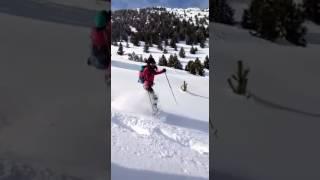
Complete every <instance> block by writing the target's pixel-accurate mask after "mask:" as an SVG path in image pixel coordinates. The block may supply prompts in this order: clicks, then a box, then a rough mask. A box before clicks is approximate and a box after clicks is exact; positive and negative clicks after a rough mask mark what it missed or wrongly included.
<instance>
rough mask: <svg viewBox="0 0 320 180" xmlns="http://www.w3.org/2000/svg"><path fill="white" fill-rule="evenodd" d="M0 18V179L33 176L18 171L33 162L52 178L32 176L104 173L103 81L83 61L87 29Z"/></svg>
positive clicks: (94, 176) (89, 176)
mask: <svg viewBox="0 0 320 180" xmlns="http://www.w3.org/2000/svg"><path fill="white" fill-rule="evenodd" d="M0 21H1V22H2V25H3V26H2V28H1V30H0V31H1V33H0V39H1V43H0V47H1V54H0V81H1V84H0V179H7V178H8V177H11V178H8V179H15V180H16V179H19V180H31V179H32V180H33V178H31V177H29V176H28V175H24V173H28V172H29V171H35V173H36V174H39V173H40V174H41V172H47V170H41V169H40V168H39V167H41V168H43V169H46V168H49V169H50V170H49V171H52V176H50V175H48V176H45V177H42V178H41V176H40V177H39V176H38V175H37V178H34V179H41V180H46V179H65V177H63V176H62V175H63V174H67V175H70V176H75V177H78V179H79V178H81V179H92V180H93V179H99V178H104V177H105V171H106V170H105V158H103V157H105V155H106V153H105V152H106V148H105V146H104V145H105V139H106V138H105V132H106V128H105V124H106V121H105V118H106V117H105V99H104V98H103V97H105V83H104V81H103V72H99V71H96V70H95V69H94V68H91V67H88V66H87V65H86V58H87V57H88V54H89V31H90V29H89V28H81V27H77V26H70V25H63V24H58V23H51V22H45V21H39V20H35V19H29V18H23V17H18V16H11V15H7V14H0ZM21 27H23V28H21ZM12 34H14V36H12ZM17 42H18V43H17ZM17 163H18V164H23V167H22V168H19V167H16V166H15V164H17ZM12 167H15V168H12ZM10 169H11V170H10ZM30 169H33V170H30ZM32 174H33V173H32Z"/></svg>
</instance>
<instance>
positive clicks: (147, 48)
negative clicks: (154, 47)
mask: <svg viewBox="0 0 320 180" xmlns="http://www.w3.org/2000/svg"><path fill="white" fill-rule="evenodd" d="M143 52H145V53H149V45H148V43H145V44H144V48H143Z"/></svg>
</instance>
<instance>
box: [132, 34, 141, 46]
mask: <svg viewBox="0 0 320 180" xmlns="http://www.w3.org/2000/svg"><path fill="white" fill-rule="evenodd" d="M130 41H131V43H132V44H133V45H134V46H140V40H139V37H138V35H137V34H136V33H134V34H132V36H131V38H130Z"/></svg>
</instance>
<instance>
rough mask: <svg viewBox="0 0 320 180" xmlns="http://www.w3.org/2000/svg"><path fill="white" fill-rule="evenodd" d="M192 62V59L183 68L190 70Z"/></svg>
mask: <svg viewBox="0 0 320 180" xmlns="http://www.w3.org/2000/svg"><path fill="white" fill-rule="evenodd" d="M192 64H193V61H189V62H188V64H187V65H186V67H185V69H184V70H186V71H189V72H190V69H191V65H192Z"/></svg>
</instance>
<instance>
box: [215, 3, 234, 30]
mask: <svg viewBox="0 0 320 180" xmlns="http://www.w3.org/2000/svg"><path fill="white" fill-rule="evenodd" d="M209 13H210V19H211V21H215V22H219V23H224V24H230V25H232V24H234V19H233V15H234V10H233V9H232V8H231V7H230V5H229V4H228V3H227V0H212V1H211V2H210V11H209Z"/></svg>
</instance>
